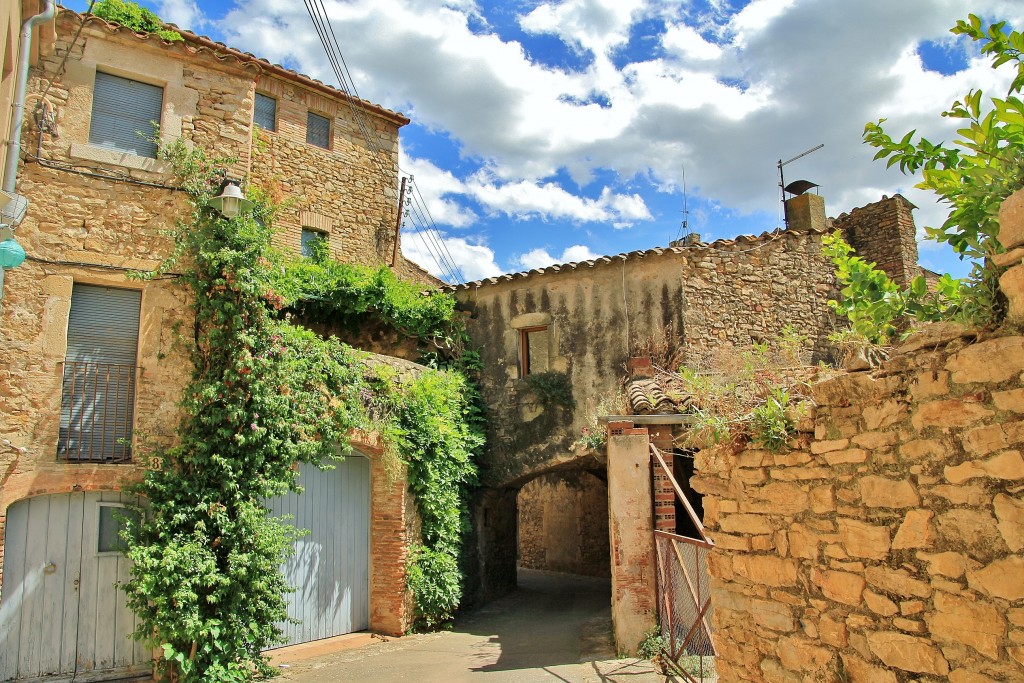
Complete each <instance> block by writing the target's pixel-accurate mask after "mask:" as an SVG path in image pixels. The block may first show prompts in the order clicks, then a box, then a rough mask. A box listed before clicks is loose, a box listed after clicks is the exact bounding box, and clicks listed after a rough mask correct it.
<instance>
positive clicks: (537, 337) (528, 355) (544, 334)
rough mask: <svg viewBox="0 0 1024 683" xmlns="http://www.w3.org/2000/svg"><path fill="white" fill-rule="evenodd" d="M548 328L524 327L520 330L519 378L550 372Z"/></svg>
mask: <svg viewBox="0 0 1024 683" xmlns="http://www.w3.org/2000/svg"><path fill="white" fill-rule="evenodd" d="M548 339H549V337H548V328H547V325H545V326H543V327H524V328H522V329H521V330H519V376H520V377H526V376H527V375H532V374H535V373H538V372H547V371H548V355H549V350H548V349H549V347H548Z"/></svg>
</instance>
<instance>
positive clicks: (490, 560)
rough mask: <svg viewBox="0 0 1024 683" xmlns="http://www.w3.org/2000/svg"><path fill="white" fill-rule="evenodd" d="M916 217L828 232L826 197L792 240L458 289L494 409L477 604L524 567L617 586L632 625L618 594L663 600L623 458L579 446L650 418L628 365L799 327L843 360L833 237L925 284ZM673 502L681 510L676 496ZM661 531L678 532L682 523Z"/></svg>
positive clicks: (592, 264)
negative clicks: (641, 555)
mask: <svg viewBox="0 0 1024 683" xmlns="http://www.w3.org/2000/svg"><path fill="white" fill-rule="evenodd" d="M910 208H912V205H910V204H909V202H907V201H906V200H905V199H904V198H903V197H901V196H899V195H896V196H895V197H893V198H884V199H883V200H881V201H879V202H877V203H875V204H872V205H869V206H868V207H864V208H863V209H857V210H854V211H853V212H851V213H850V214H848V215H847V214H844V215H843V216H842V217H840V218H838V219H827V218H826V216H825V205H824V200H823V199H822V198H821V197H820V196H818V195H800V196H798V197H795V198H793V199H791V200H789V203H788V206H787V215H788V217H789V228H788V229H786V230H776V231H773V232H769V233H764V234H762V235H760V236H756V237H754V236H751V237H748V236H740V237H737V238H735V239H728V240H718V241H715V242H712V243H710V244H705V243H702V242H700V241H699V239H691V240H688V241H687V242H685V243H681V244H677V245H676V246H672V247H669V248H658V249H649V250H645V251H636V252H630V253H628V254H619V255H617V256H606V257H601V258H598V259H595V260H592V261H586V262H582V263H571V264H565V265H557V266H551V267H548V268H543V269H538V270H533V271H530V272H524V273H515V274H510V275H503V276H500V277H496V278H491V279H488V280H482V281H478V282H470V283H467V284H463V285H459V286H458V287H456V288H455V290H454V291H455V296H456V297H457V299H458V300H459V301H460V302H461V305H462V307H463V308H464V309H465V310H466V311H467V312H468V319H467V326H468V330H469V333H470V336H471V337H472V338H473V340H474V342H475V343H476V345H477V346H478V347H479V351H480V355H481V360H482V361H483V367H484V370H483V372H482V378H481V390H482V393H483V397H484V400H485V402H486V404H487V406H488V408H489V410H488V416H489V424H488V445H487V452H486V454H485V459H484V462H482V463H481V479H482V483H483V485H484V488H483V489H482V490H481V491H480V492H479V494H478V499H477V501H476V507H475V510H474V515H475V519H476V522H477V524H476V529H477V531H478V538H477V539H476V544H475V549H476V552H477V554H478V560H479V564H480V567H481V570H480V574H479V580H480V584H479V585H478V586H475V587H474V588H475V589H476V591H477V593H478V594H479V595H480V596H481V597H482V598H485V599H486V598H488V597H490V596H494V595H499V594H501V593H503V592H505V591H506V590H508V589H509V588H510V587H511V586H512V585H514V582H515V573H516V566H517V564H519V565H520V566H527V567H534V568H540V569H549V570H557V571H571V572H576V573H581V574H591V575H597V576H609V575H610V576H611V577H612V583H613V590H614V591H615V595H616V597H615V598H614V599H613V613H615V614H616V615H617V618H618V619H620V620H621V619H625V618H626V616H625V615H626V613H627V612H628V611H629V610H628V609H627V610H625V611H622V610H620V609H619V607H618V606H617V604H618V602H619V601H620V598H622V599H627V598H623V597H622V596H623V595H624V594H623V593H622V592H621V591H620V590H619V587H621V586H622V585H625V584H628V583H630V582H635V583H637V585H641V584H643V585H647V586H653V583H654V576H653V574H652V573H651V572H652V571H653V567H642V566H639V565H638V564H637V562H636V559H637V557H638V556H637V555H636V553H632V552H631V550H630V548H627V547H626V546H633V545H635V544H636V542H637V541H636V539H637V536H636V534H635V533H629V534H627V533H626V531H625V530H626V529H627V528H633V525H634V524H635V523H637V522H638V520H639V519H640V518H638V517H636V516H635V510H632V509H628V508H629V506H630V505H632V503H625V502H623V503H622V504H620V505H617V504H616V503H615V498H616V495H615V494H614V491H611V490H610V489H614V488H615V486H616V484H615V483H614V482H612V481H610V477H611V476H612V475H611V469H610V468H611V465H612V464H611V463H610V462H609V458H610V457H611V456H610V455H607V453H606V451H605V449H604V448H603V447H602V448H599V449H597V450H592V449H588V448H586V447H585V446H583V445H580V442H579V439H580V436H581V434H583V432H584V431H585V430H588V429H589V430H593V429H595V428H596V429H604V428H605V427H604V425H599V424H596V423H595V419H596V418H597V417H598V416H608V415H626V414H632V413H633V412H642V411H638V410H637V406H638V404H639V403H643V402H644V400H645V399H644V397H643V396H640V397H639V400H638V397H632V399H633V400H631V401H627V397H626V396H625V391H624V381H625V379H626V377H627V375H628V374H629V372H630V368H629V361H630V359H631V358H639V357H651V356H653V357H654V362H655V364H659V363H660V364H664V365H667V364H668V363H669V362H673V363H675V364H677V365H678V363H679V362H680V361H685V360H686V359H691V360H692V359H695V358H699V357H701V356H702V355H703V354H705V353H706V352H709V351H712V350H713V349H715V348H717V347H720V346H723V345H735V346H744V345H747V344H750V343H751V342H761V341H764V340H770V339H773V338H776V337H778V336H779V335H780V333H781V332H782V331H783V328H785V327H786V326H792V327H793V328H795V330H796V331H797V332H799V333H800V334H802V335H804V336H806V337H807V339H808V340H809V343H810V346H811V347H812V351H813V357H814V359H815V360H819V359H828V358H830V357H831V355H832V353H833V350H832V348H831V347H830V345H829V342H828V336H829V334H830V333H832V332H834V331H836V330H837V329H838V326H839V323H838V322H837V321H836V320H835V318H834V315H833V314H832V312H831V310H830V309H829V307H828V305H827V301H828V299H829V298H832V297H834V296H835V275H834V266H833V264H832V263H831V261H830V260H829V259H827V258H826V257H824V256H823V255H822V253H821V250H822V236H823V235H824V234H825V232H826V231H827V230H830V229H832V227H833V225H834V226H835V227H837V228H840V229H842V230H843V231H844V233H845V234H846V237H847V238H848V239H850V240H852V244H853V246H854V247H855V248H857V249H858V252H859V253H861V254H862V255H864V256H865V258H867V259H868V260H871V261H877V262H880V263H882V264H884V265H885V267H886V268H891V269H892V272H893V274H894V275H896V276H898V277H903V278H904V281H905V280H906V279H909V277H910V276H911V275H913V274H916V272H919V268H918V266H917V246H916V241H915V237H914V223H913V219H912V216H911V215H910ZM915 271H916V272H915ZM672 369H675V368H672ZM655 402H656V401H655ZM648 403H650V401H648ZM672 412H677V411H675V410H673V411H672ZM675 417H676V418H678V417H679V416H678V415H677V416H675ZM643 424H644V425H645V426H643V427H641V425H640V424H637V428H638V429H643V430H644V432H643V433H644V435H645V438H647V437H648V436H649V437H650V438H651V440H652V441H653V442H655V443H661V444H662V446H663V447H665V448H666V449H667V450H668V451H671V443H672V431H673V429H675V428H676V427H675V426H674V424H673V421H672V420H668V421H665V420H662V421H661V423H659V422H658V421H657V420H653V421H652V420H647V421H646V422H643ZM646 425H650V426H649V429H648V427H647V426H646ZM638 433H639V432H638ZM645 443H646V442H645ZM645 457H646V456H645ZM647 462H649V457H647ZM648 481H649V480H648ZM649 485H650V484H649V483H648V486H649ZM620 493H621V492H620ZM610 494H611V495H610ZM665 495H666V496H667V499H668V500H673V499H674V495H673V494H672V492H671V490H668V491H666V492H665ZM619 499H620V500H621V501H631V500H633V499H632V498H630V497H629V496H628V495H626V496H623V495H620V496H619ZM645 500H646V501H647V506H648V508H650V505H651V499H650V497H649V496H648V497H647V498H646V499H645ZM609 501H611V503H609ZM633 502H635V501H633ZM652 512H653V510H650V509H648V510H647V514H648V515H649V516H652V519H653V515H652V514H651V513H652ZM659 514H662V513H659ZM662 516H664V517H665V520H666V523H668V524H669V525H670V526H673V527H674V524H675V517H674V514H673V513H671V512H668V513H665V514H663V515H662ZM646 523H651V524H653V522H652V521H651V520H648V522H646ZM609 528H611V529H613V530H615V531H614V532H613V533H609ZM651 528H652V529H653V526H652V527H651ZM641 536H642V534H641ZM609 538H610V539H611V540H610V543H611V545H610V546H609ZM616 539H618V540H616ZM647 542H648V543H649V539H648V541H647ZM627 592H628V591H627ZM649 597H650V596H649ZM628 599H630V600H631V599H632V598H628ZM651 600H653V598H651ZM649 602H651V601H649ZM637 609H641V611H644V610H646V612H645V616H644V617H643V618H641V619H640V620H638V622H637V623H642V624H646V627H647V628H649V627H650V625H652V624H653V619H654V615H653V612H652V611H651V610H652V609H653V602H651V604H648V605H647V607H644V608H637ZM616 628H617V629H618V625H617V626H616ZM644 630H646V629H640V628H639V627H637V628H630V629H627V631H628V633H629V634H630V635H628V637H627V636H623V638H624V639H620V642H619V646H620V648H623V649H625V650H631V649H632V648H634V647H635V646H636V643H637V642H638V640H639V639H638V638H634V636H635V635H637V633H640V635H642V633H643V631H644Z"/></svg>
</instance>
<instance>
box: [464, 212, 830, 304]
mask: <svg viewBox="0 0 1024 683" xmlns="http://www.w3.org/2000/svg"><path fill="white" fill-rule="evenodd" d="M825 232H827V231H826V230H816V229H810V230H801V231H800V232H796V231H793V230H783V229H782V228H776V229H774V230H770V231H767V232H763V233H761V234H760V235H738V236H736V237H733V238H731V239H720V240H715V241H714V242H710V243H704V242H699V243H697V244H692V245H689V246H685V247H652V248H651V249H638V250H636V251H630V252H626V253H622V254H615V255H613V256H599V257H597V258H595V259H591V260H588V261H574V262H572V263H559V264H555V265H551V266H547V267H545V268H533V269H531V270H524V271H518V272H515V273H505V274H503V275H496V276H495V277H489V278H483V279H481V280H473V281H472V282H464V283H462V284H458V285H449V286H448V287H446V289H447V290H448V291H459V290H462V289H470V288H475V287H482V286H485V285H495V284H498V283H501V282H510V281H511V280H516V279H519V278H524V277H527V276H532V275H542V274H545V273H559V272H564V271H570V270H576V269H578V268H581V267H588V268H594V267H596V266H598V265H603V264H607V263H612V262H613V261H616V260H621V261H628V260H630V259H637V258H644V257H646V256H660V255H662V254H665V253H672V254H685V253H690V252H693V251H699V250H708V251H711V250H715V249H721V250H729V248H730V247H749V246H751V245H755V244H759V243H768V242H771V241H773V240H775V239H777V238H779V237H781V236H783V235H786V234H789V235H807V234H812V235H822V234H824V233H825Z"/></svg>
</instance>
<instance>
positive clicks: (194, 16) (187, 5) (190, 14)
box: [157, 0, 206, 31]
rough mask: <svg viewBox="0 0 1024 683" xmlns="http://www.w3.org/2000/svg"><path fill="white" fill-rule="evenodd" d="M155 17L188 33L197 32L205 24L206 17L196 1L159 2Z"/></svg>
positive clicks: (167, 0) (172, 0)
mask: <svg viewBox="0 0 1024 683" xmlns="http://www.w3.org/2000/svg"><path fill="white" fill-rule="evenodd" d="M157 15H159V16H160V18H161V19H163V20H164V21H166V22H168V23H171V24H177V25H178V26H179V27H180V28H183V29H186V30H189V31H198V30H199V29H200V28H201V27H202V26H203V25H204V24H205V23H206V17H205V15H204V14H203V11H202V10H201V9H199V5H198V4H196V0H160V2H159V9H158V10H157Z"/></svg>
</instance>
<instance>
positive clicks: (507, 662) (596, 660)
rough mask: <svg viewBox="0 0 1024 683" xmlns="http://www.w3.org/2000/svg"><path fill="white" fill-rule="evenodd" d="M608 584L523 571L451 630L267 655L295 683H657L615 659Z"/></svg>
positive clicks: (359, 638)
mask: <svg viewBox="0 0 1024 683" xmlns="http://www.w3.org/2000/svg"><path fill="white" fill-rule="evenodd" d="M609 590H610V589H609V584H608V581H607V580H599V579H588V578H581V577H573V576H567V575H563V574H554V573H550V572H540V571H531V570H521V571H520V574H519V590H517V591H516V592H515V593H513V594H511V595H508V596H506V597H504V598H501V599H500V600H496V601H494V602H492V603H490V604H488V605H486V606H484V607H482V608H480V609H478V610H476V611H474V612H472V613H470V614H467V615H465V616H464V617H462V618H460V619H459V620H457V621H456V623H455V626H454V628H453V629H452V630H450V631H445V632H442V633H430V634H420V635H412V636H406V637H405V638H387V639H382V638H380V637H378V636H372V637H371V636H368V635H365V634H355V635H353V636H347V637H342V638H341V639H332V641H333V642H331V641H321V642H320V643H312V644H309V645H305V646H298V647H296V648H285V649H282V650H277V651H275V652H274V653H273V654H274V657H273V661H274V663H275V664H277V665H279V666H281V672H282V677H281V678H278V679H277V680H279V681H280V680H282V679H283V680H287V681H289V682H294V683H321V682H326V681H360V682H362V681H375V682H376V681H380V682H381V683H390V682H391V681H415V682H416V683H458V682H459V681H467V680H472V681H479V682H481V683H484V682H486V681H491V682H493V683H506V682H507V683H534V681H538V682H539V681H566V682H571V683H591V682H593V683H598V682H601V683H662V682H664V681H668V680H672V679H668V678H666V677H664V676H660V675H658V674H656V673H655V672H654V671H653V669H652V668H651V665H650V662H646V661H643V660H636V659H615V651H614V648H613V646H612V639H611V614H610V608H609V603H610V599H611V598H610V592H609Z"/></svg>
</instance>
